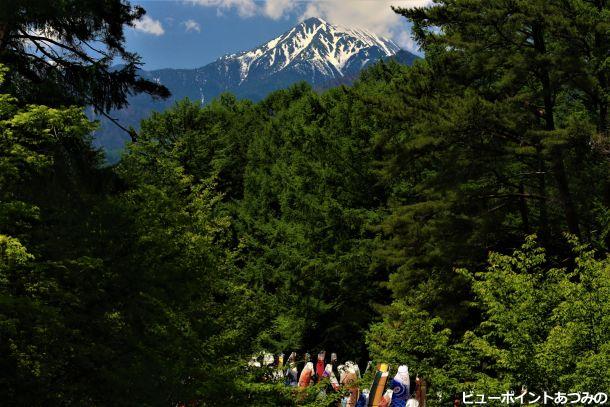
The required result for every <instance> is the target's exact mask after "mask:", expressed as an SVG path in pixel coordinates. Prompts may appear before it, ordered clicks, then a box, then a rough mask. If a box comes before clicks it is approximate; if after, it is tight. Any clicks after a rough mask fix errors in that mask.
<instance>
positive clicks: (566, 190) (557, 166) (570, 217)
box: [532, 24, 580, 236]
mask: <svg viewBox="0 0 610 407" xmlns="http://www.w3.org/2000/svg"><path fill="white" fill-rule="evenodd" d="M532 34H533V39H534V48H535V49H536V51H537V52H538V53H539V55H541V56H543V55H545V54H546V45H545V42H544V31H543V29H542V25H541V24H534V25H533V27H532ZM536 63H537V64H538V65H539V66H538V72H537V74H538V77H539V80H540V82H541V85H542V96H543V98H544V119H545V124H546V125H545V128H546V130H547V131H549V132H552V131H554V130H555V119H554V107H555V105H554V104H555V101H554V98H553V89H552V86H551V79H550V75H549V71H548V67H547V64H546V61H542V63H541V62H540V61H536ZM552 155H553V156H552V157H551V169H552V171H553V175H554V177H555V182H557V189H558V191H559V199H560V200H561V203H562V205H563V209H564V216H565V220H566V223H567V225H568V230H569V231H570V233H571V234H573V235H575V236H580V227H579V224H578V215H577V213H576V208H575V206H574V202H573V201H572V195H571V194H570V187H569V184H568V177H567V174H566V170H565V164H564V162H563V151H562V147H561V146H560V147H556V148H555V149H554V150H553V152H552Z"/></svg>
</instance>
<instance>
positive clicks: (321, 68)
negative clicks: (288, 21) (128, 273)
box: [94, 17, 418, 161]
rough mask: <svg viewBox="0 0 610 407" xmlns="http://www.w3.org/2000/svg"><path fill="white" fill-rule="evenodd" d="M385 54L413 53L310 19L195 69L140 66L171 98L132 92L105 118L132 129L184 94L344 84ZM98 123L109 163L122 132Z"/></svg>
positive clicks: (405, 59)
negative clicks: (161, 85)
mask: <svg viewBox="0 0 610 407" xmlns="http://www.w3.org/2000/svg"><path fill="white" fill-rule="evenodd" d="M389 58H396V59H397V60H399V62H401V63H406V64H410V63H412V62H413V60H415V59H417V58H418V57H417V56H415V55H413V54H411V53H409V52H407V51H404V50H401V49H400V47H399V46H398V45H397V44H396V43H394V42H393V41H392V40H389V39H386V38H383V37H379V36H377V35H376V34H374V33H372V32H369V31H367V30H364V29H360V28H348V27H343V26H339V25H334V24H331V23H329V22H327V21H325V20H323V19H321V18H318V17H312V18H309V19H307V20H304V21H302V22H301V23H299V24H297V25H296V26H294V27H292V28H291V29H290V30H288V31H286V32H284V33H283V34H281V35H279V36H277V37H275V38H273V39H271V40H269V41H267V42H265V43H263V44H261V45H260V46H258V47H256V48H253V49H251V50H247V51H242V52H238V53H233V54H228V55H224V56H222V57H220V58H218V59H217V60H216V61H213V62H211V63H209V64H207V65H204V66H202V67H200V68H195V69H173V68H164V69H159V70H154V71H146V70H141V71H140V73H139V74H140V76H142V77H144V78H146V79H149V80H153V81H156V82H159V83H162V84H163V85H165V86H166V87H167V88H168V89H169V90H170V91H171V92H172V96H171V97H170V98H169V99H168V100H153V99H152V98H151V97H150V96H148V95H136V96H132V97H130V99H129V105H128V106H127V107H126V108H124V109H121V110H116V111H113V112H111V116H112V117H114V118H115V119H117V120H118V121H119V122H120V123H122V124H123V125H125V126H133V127H134V128H137V127H138V126H139V123H140V121H141V120H142V119H143V118H145V117H146V116H148V115H149V114H150V113H151V112H152V111H162V110H164V109H166V108H168V107H169V106H171V105H173V103H175V101H177V100H180V99H184V98H185V97H188V98H189V99H191V100H198V101H200V102H201V103H202V104H206V103H208V102H209V101H210V100H212V99H213V98H215V97H217V96H219V95H220V94H222V93H224V92H232V93H234V94H235V95H236V96H238V97H240V98H248V99H252V100H255V101H257V100H260V99H263V98H264V97H265V96H266V95H267V94H269V93H270V92H272V91H274V90H277V89H281V88H285V87H287V86H289V85H291V84H294V83H296V82H301V81H305V82H308V83H309V84H311V85H312V86H313V87H314V88H316V89H326V88H330V87H332V86H337V85H340V84H350V83H352V82H353V80H354V79H355V78H356V77H357V75H358V74H359V72H360V71H361V70H362V69H364V68H366V67H367V66H370V65H372V64H373V63H375V62H378V61H379V60H385V59H389ZM100 123H101V127H100V129H99V130H98V131H97V132H96V133H95V135H94V139H95V143H96V145H97V146H99V147H102V148H103V149H104V150H106V152H107V154H108V155H109V161H116V158H117V157H116V153H117V152H118V151H120V150H122V148H123V145H124V143H125V141H126V140H127V135H126V134H125V133H124V132H122V131H121V130H120V129H118V128H116V126H115V125H114V124H112V123H111V122H110V121H109V120H107V119H105V118H100ZM113 155H115V156H114V157H113Z"/></svg>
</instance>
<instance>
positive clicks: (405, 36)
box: [394, 31, 419, 52]
mask: <svg viewBox="0 0 610 407" xmlns="http://www.w3.org/2000/svg"><path fill="white" fill-rule="evenodd" d="M394 39H395V41H396V43H397V44H398V46H400V48H402V49H405V50H407V51H411V52H419V44H417V43H416V42H415V41H414V40H413V38H411V33H410V32H408V31H403V32H401V33H399V34H398V35H396V36H394Z"/></svg>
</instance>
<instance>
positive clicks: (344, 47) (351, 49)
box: [219, 18, 400, 83]
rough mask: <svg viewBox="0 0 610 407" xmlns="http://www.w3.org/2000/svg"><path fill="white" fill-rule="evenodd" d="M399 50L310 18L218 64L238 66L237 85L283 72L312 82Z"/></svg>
mask: <svg viewBox="0 0 610 407" xmlns="http://www.w3.org/2000/svg"><path fill="white" fill-rule="evenodd" d="M399 50H400V48H399V47H398V45H396V44H395V43H394V42H392V41H390V40H388V39H385V38H380V37H378V36H377V35H375V34H373V33H371V32H368V31H365V30H360V29H351V28H345V27H339V26H336V25H332V24H329V23H328V22H326V21H324V20H322V19H321V18H310V19H308V20H305V21H304V22H302V23H301V24H299V25H297V26H296V27H294V28H292V29H291V30H290V31H288V32H287V33H285V34H283V35H281V36H279V37H277V38H274V39H273V40H271V41H269V42H267V43H266V44H264V45H262V46H261V47H259V48H256V49H254V50H251V51H246V52H242V53H239V54H233V55H227V56H225V57H223V58H221V59H220V61H219V63H227V64H238V65H239V78H240V83H243V82H244V81H247V80H248V79H260V77H268V76H271V75H274V74H277V73H279V72H282V71H287V70H291V71H294V72H296V73H299V74H302V75H305V76H310V77H311V80H312V82H315V81H316V79H318V80H319V79H322V80H326V79H327V78H337V77H345V76H346V75H349V74H353V73H355V72H359V71H360V70H361V69H362V68H363V67H364V66H365V65H367V64H368V63H369V62H371V61H378V60H379V59H381V58H387V57H390V56H392V55H395V54H396V53H397V52H398V51H399Z"/></svg>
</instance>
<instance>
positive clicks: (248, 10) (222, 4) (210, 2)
mask: <svg viewBox="0 0 610 407" xmlns="http://www.w3.org/2000/svg"><path fill="white" fill-rule="evenodd" d="M190 2H191V3H194V4H198V5H200V6H204V7H216V8H217V9H218V11H219V12H222V11H223V10H227V9H231V8H234V9H236V10H237V13H238V14H239V15H240V16H241V17H253V16H255V15H256V14H257V12H258V6H257V5H256V3H255V1H254V0H190Z"/></svg>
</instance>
